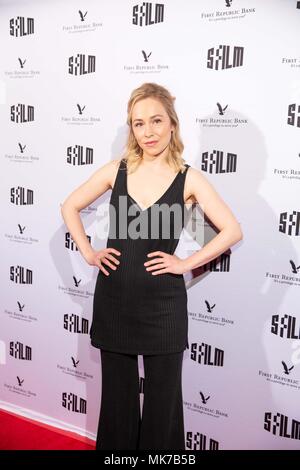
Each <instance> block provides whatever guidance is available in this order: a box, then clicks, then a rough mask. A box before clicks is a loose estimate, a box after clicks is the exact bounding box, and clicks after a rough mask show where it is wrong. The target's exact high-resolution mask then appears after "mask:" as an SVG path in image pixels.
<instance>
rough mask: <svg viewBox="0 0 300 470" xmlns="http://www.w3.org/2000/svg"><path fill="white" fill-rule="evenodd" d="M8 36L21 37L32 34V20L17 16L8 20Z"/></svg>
mask: <svg viewBox="0 0 300 470" xmlns="http://www.w3.org/2000/svg"><path fill="white" fill-rule="evenodd" d="M9 27H10V30H9V34H10V35H11V36H15V37H16V38H17V37H22V36H28V35H29V34H33V33H34V19H33V18H24V16H17V17H16V18H10V20H9Z"/></svg>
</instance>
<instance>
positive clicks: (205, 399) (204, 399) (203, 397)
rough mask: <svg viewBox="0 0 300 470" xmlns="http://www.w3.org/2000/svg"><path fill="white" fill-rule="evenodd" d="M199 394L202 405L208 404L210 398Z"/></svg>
mask: <svg viewBox="0 0 300 470" xmlns="http://www.w3.org/2000/svg"><path fill="white" fill-rule="evenodd" d="M199 393H200V397H201V400H202V403H203V404H204V405H205V404H206V403H207V401H208V400H209V399H210V396H209V397H206V398H205V396H204V395H203V393H202V392H199Z"/></svg>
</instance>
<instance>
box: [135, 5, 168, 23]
mask: <svg viewBox="0 0 300 470" xmlns="http://www.w3.org/2000/svg"><path fill="white" fill-rule="evenodd" d="M163 21H164V5H163V4H162V3H150V2H143V3H141V4H139V5H134V6H133V9H132V23H133V24H134V25H138V26H149V25H151V24H157V23H162V22H163Z"/></svg>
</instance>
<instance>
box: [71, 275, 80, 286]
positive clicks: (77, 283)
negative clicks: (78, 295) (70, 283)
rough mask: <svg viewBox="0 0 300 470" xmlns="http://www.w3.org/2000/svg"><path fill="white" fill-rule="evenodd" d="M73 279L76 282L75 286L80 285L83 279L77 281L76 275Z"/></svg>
mask: <svg viewBox="0 0 300 470" xmlns="http://www.w3.org/2000/svg"><path fill="white" fill-rule="evenodd" d="M73 280H74V283H75V287H78V286H79V284H80V283H81V279H80V280H79V281H77V279H76V277H75V276H73Z"/></svg>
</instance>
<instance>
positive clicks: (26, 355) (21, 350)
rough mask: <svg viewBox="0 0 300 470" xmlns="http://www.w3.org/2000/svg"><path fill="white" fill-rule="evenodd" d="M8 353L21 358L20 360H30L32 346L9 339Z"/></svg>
mask: <svg viewBox="0 0 300 470" xmlns="http://www.w3.org/2000/svg"><path fill="white" fill-rule="evenodd" d="M9 354H10V355H11V356H12V357H14V358H15V359H21V360H22V361H31V360H32V348H31V347H30V346H24V344H23V343H20V342H19V341H16V342H14V341H11V342H10V343H9Z"/></svg>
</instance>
